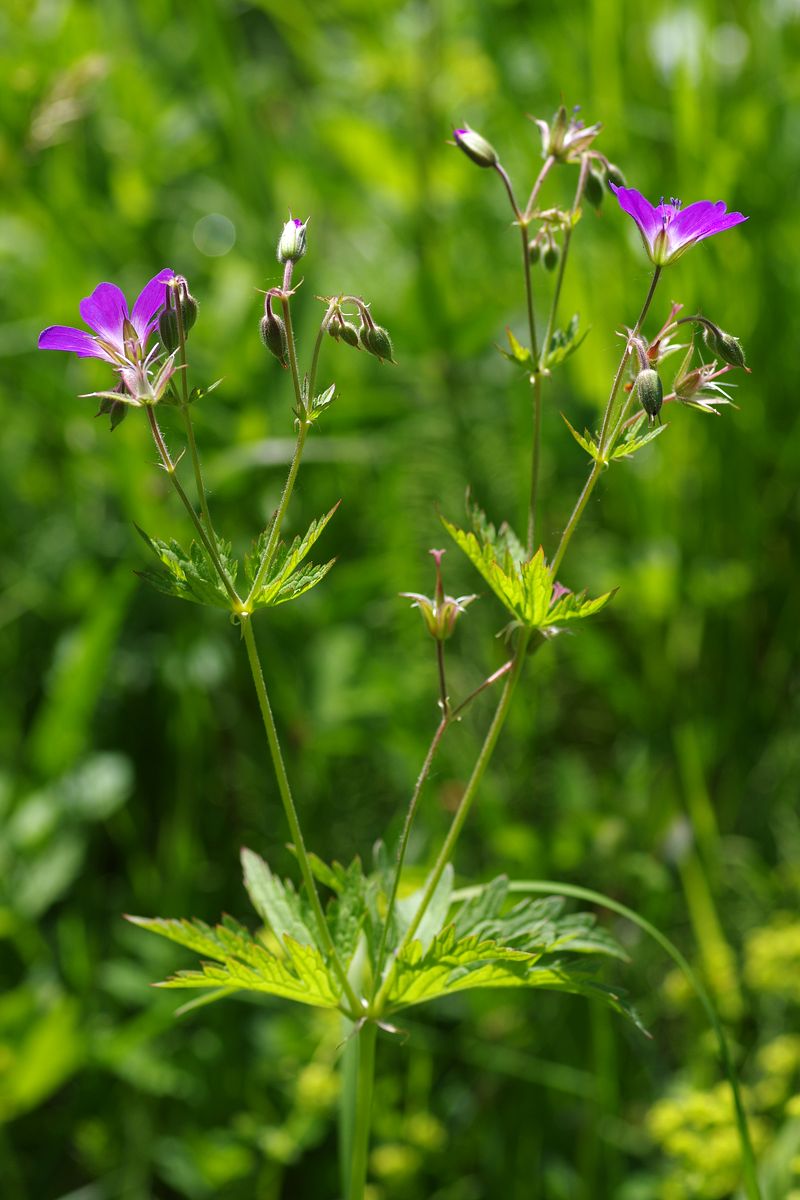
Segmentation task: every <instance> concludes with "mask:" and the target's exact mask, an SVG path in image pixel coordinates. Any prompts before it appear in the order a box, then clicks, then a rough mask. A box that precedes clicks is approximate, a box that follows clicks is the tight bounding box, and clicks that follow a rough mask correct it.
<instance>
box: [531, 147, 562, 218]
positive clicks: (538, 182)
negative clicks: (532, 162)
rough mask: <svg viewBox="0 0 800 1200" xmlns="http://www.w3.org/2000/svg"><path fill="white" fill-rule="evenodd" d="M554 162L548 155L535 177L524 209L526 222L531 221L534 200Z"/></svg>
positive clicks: (550, 155)
mask: <svg viewBox="0 0 800 1200" xmlns="http://www.w3.org/2000/svg"><path fill="white" fill-rule="evenodd" d="M555 161H556V160H555V159H554V158H553V155H552V154H549V155H548V156H547V158H546V159H545V160H544V164H543V166H542V169H541V171H540V172H539V174H538V175H537V177H536V182H535V183H534V185H533V188H532V189H531V194H530V196H529V197H528V204H527V206H526V208H525V213H524V216H525V219H526V220H527V221H529V220H530V219H531V217H532V216H533V206H534V204H535V203H536V198H537V196H538V195H539V192H540V191H541V188H542V184H543V183H544V181H545V179H546V178H547V176H548V175H549V174H550V170H551V168H552V167H553V166H554V165H555Z"/></svg>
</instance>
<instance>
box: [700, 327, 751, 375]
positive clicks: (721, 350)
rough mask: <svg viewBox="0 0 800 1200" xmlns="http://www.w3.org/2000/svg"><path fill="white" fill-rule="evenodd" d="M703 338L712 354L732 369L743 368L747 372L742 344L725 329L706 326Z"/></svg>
mask: <svg viewBox="0 0 800 1200" xmlns="http://www.w3.org/2000/svg"><path fill="white" fill-rule="evenodd" d="M703 337H704V339H705V343H706V345H707V346H708V348H709V350H711V352H712V354H716V355H717V356H718V357H719V358H721V359H722V361H723V362H725V363H728V365H729V366H731V367H742V368H743V369H744V370H745V371H746V370H747V363H746V362H745V358H744V350H743V349H742V343H741V342H740V341H739V339H738V338H737V337H734V336H733V334H732V333H725V331H724V330H723V329H719V328H718V327H717V326H716V325H715V326H713V328H712V327H711V326H710V325H705V326H704V327H703Z"/></svg>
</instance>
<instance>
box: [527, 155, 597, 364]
mask: <svg viewBox="0 0 800 1200" xmlns="http://www.w3.org/2000/svg"><path fill="white" fill-rule="evenodd" d="M588 174H589V158H588V156H587V155H582V156H581V169H580V172H579V174H578V186H577V187H576V189H575V198H574V200H573V201H572V208H571V209H570V224H569V228H568V229H565V230H564V246H563V249H562V251H561V259H560V261H559V264H558V273H557V275H556V282H555V287H554V288H553V299H552V301H551V303H550V312H549V314H548V317H547V327H546V329H545V334H544V337H543V338H542V360H543V359H544V356H545V355H546V354H547V350H548V347H549V345H550V338H551V337H552V335H553V328H554V326H555V323H556V316H557V315H558V302H559V300H560V299H561V287H562V285H563V283H564V272H565V271H566V269H567V259H568V258H569V248H570V244H571V242H572V232H573V230H574V228H575V225H574V221H575V214H576V213H577V211H578V209H579V208H580V206H581V200H582V199H583V189H584V188H585V187H586V176H587V175H588ZM543 366H544V363H543V361H542V362H540V363H539V370H540V371H541V370H542V369H543Z"/></svg>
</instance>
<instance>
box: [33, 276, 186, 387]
mask: <svg viewBox="0 0 800 1200" xmlns="http://www.w3.org/2000/svg"><path fill="white" fill-rule="evenodd" d="M174 274H175V272H174V271H173V270H171V268H169V267H165V268H164V270H163V271H159V273H158V274H157V275H154V276H153V278H152V279H151V280H150V282H149V283H147V284H145V286H144V288H143V289H142V291H141V292H140V293H139V295H138V296H137V298H136V302H135V303H134V306H133V310H132V311H131V312H129V311H128V302H127V300H126V299H125V297H124V295H123V294H122V292H121V291H120V289H119V288H118V287H117V285H116V284H115V283H98V285H97V287H96V288H95V289H94V291H93V292H92V294H91V296H87V297H86V299H85V300H81V302H80V305H79V309H80V314H81V316H82V317H83V320H84V321H85V322H86V324H87V325H88V326H89V327H90V329H93V330H94V335H92V334H91V333H87V332H86V331H85V330H84V329H73V328H72V326H70V325H50V326H49V327H48V328H47V329H45V330H43V332H42V333H41V334H40V335H39V349H40V350H67V351H71V352H72V353H74V354H77V355H78V357H79V358H102V359H105V361H106V362H110V363H112V365H113V366H115V367H126V366H129V365H130V363H131V360H132V359H138V358H141V357H142V353H141V352H142V351H143V350H144V348H145V346H146V344H147V340H148V338H149V337H150V334H151V333H152V332H153V330H154V329H155V327H156V325H157V324H158V314H159V312H160V310H161V309H162V308H163V307H164V305H165V304H166V301H167V283H168V281H169V280H170V279H172V277H173V275H174Z"/></svg>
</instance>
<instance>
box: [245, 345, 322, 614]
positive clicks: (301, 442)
mask: <svg viewBox="0 0 800 1200" xmlns="http://www.w3.org/2000/svg"><path fill="white" fill-rule="evenodd" d="M289 344H290V345H291V339H290V342H289ZM309 429H310V424H309V422H308V421H305V420H302V419H300V418H299V419H298V422H297V442H296V443H295V447H294V455H293V456H292V463H291V466H290V467H289V474H288V475H287V476H286V483H285V484H284V486H283V493H282V495H281V499H280V503H279V505H278V510H277V512H276V513H275V517H274V518H273V521H272V525H271V527H270V531H269V537H268V538H267V544H266V546H265V548H264V553H263V555H262V556H261V562H260V563H259V565H258V570H257V571H256V574H255V578H254V579H253V586H252V587H251V588H250V591H249V593H248V596H247V599H246V600H245V608H247V609H249V608H250V607H251V605H252V603H253V600H254V598H255V597H256V596H257V595H258V593H259V590H260V588H261V585H262V584H263V582H264V577H265V575H266V573H267V571H268V570H269V567H270V563H271V562H272V558H273V555H274V553H275V547H276V546H277V544H278V538H279V537H280V532H281V525H282V524H283V518H284V517H285V516H286V509H287V508H288V507H289V501H290V500H291V498H292V492H293V491H294V485H295V480H296V479H297V472H298V471H299V470H300V460H301V459H302V457H303V447H304V446H305V444H306V438H307V437H308V431H309Z"/></svg>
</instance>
